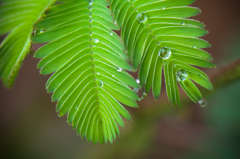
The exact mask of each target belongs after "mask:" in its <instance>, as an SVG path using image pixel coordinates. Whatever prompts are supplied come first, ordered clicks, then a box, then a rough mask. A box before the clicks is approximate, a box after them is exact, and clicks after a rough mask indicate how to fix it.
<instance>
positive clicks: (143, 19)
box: [137, 12, 148, 23]
mask: <svg viewBox="0 0 240 159" xmlns="http://www.w3.org/2000/svg"><path fill="white" fill-rule="evenodd" d="M147 19H148V16H147V14H146V13H145V12H141V13H138V14H137V20H138V21H139V22H140V23H145V22H146V21H147Z"/></svg>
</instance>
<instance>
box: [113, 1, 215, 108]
mask: <svg viewBox="0 0 240 159" xmlns="http://www.w3.org/2000/svg"><path fill="white" fill-rule="evenodd" d="M194 1H195V0H178V1H176V0H164V1H162V0H141V1H140V0H110V3H111V7H110V9H111V10H112V12H113V15H114V17H115V18H116V19H117V22H118V25H119V26H120V27H122V31H121V35H122V38H123V41H124V44H125V46H126V49H127V50H128V56H129V58H130V61H131V62H132V64H133V67H134V69H135V70H137V69H138V68H139V79H140V83H141V85H142V86H143V88H144V90H145V93H148V92H149V91H150V89H151V87H152V90H153V95H154V98H155V99H156V100H157V99H158V97H159V95H160V89H161V83H162V81H161V78H162V70H164V77H165V85H166V90H167V94H168V98H169V100H170V101H171V102H172V104H173V105H175V106H179V105H180V97H179V91H178V85H177V82H178V83H179V84H180V85H181V86H182V88H183V89H184V90H185V92H186V93H187V94H188V96H189V97H190V98H191V99H192V100H193V101H194V102H198V101H200V100H201V99H202V98H203V97H202V95H200V92H199V91H198V89H197V87H196V86H195V84H194V83H193V82H192V81H194V82H196V83H198V84H200V85H201V86H203V87H205V88H207V89H210V90H211V89H213V87H212V85H211V83H210V81H209V78H208V77H207V76H206V75H205V74H204V73H203V72H201V71H200V70H198V69H195V68H194V67H192V66H190V65H195V66H200V67H206V68H212V67H215V64H214V61H213V58H212V57H211V55H210V54H208V53H207V52H205V51H203V50H202V49H203V48H207V47H209V46H210V44H209V43H208V42H206V41H204V40H202V39H199V37H201V36H203V35H205V34H206V33H207V31H206V30H205V29H204V28H203V27H204V25H203V24H201V23H200V22H198V21H195V20H190V19H186V18H189V17H192V16H195V15H197V14H199V13H200V10H199V9H197V8H194V7H191V6H188V5H190V4H192V3H193V2H194Z"/></svg>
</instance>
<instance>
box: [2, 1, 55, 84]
mask: <svg viewBox="0 0 240 159" xmlns="http://www.w3.org/2000/svg"><path fill="white" fill-rule="evenodd" d="M52 2H53V0H41V1H39V0H3V1H1V3H0V5H1V6H0V35H3V34H6V33H9V34H8V35H7V36H6V38H5V39H4V40H3V42H2V43H1V46H0V79H2V80H3V84H4V85H5V86H6V87H8V88H10V87H11V86H12V85H13V82H14V80H15V78H16V76H17V74H18V71H19V67H20V66H21V64H22V61H23V60H24V58H25V56H26V55H27V53H28V52H29V50H30V46H31V40H30V38H31V34H32V31H33V27H32V26H33V24H34V23H35V22H36V21H37V20H38V19H39V18H40V17H41V15H42V13H43V12H44V11H45V9H46V8H47V7H48V6H49V5H50V4H51V3H52Z"/></svg>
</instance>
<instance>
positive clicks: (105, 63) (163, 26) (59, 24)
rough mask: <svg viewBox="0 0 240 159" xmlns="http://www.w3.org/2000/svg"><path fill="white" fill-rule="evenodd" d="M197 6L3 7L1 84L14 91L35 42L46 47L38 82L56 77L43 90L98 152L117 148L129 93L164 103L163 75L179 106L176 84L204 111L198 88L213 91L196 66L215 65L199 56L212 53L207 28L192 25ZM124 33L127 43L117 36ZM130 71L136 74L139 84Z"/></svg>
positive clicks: (102, 0) (177, 0) (10, 2)
mask: <svg viewBox="0 0 240 159" xmlns="http://www.w3.org/2000/svg"><path fill="white" fill-rule="evenodd" d="M194 1H195V0H108V1H107V0H58V1H56V0H3V1H2V3H1V4H0V5H1V6H0V35H3V34H6V33H9V34H8V35H7V36H6V38H5V39H4V41H3V42H2V44H1V47H0V79H3V83H4V85H5V86H6V87H11V86H12V84H13V82H14V79H15V77H16V75H17V73H18V70H19V67H20V65H21V63H22V61H23V59H24V57H25V56H26V55H27V53H28V51H29V50H30V46H31V41H33V42H35V43H47V44H46V45H44V46H43V47H41V48H40V49H39V50H38V51H37V52H36V53H35V54H34V57H36V58H41V60H40V62H39V64H38V68H39V69H41V71H40V73H41V74H52V76H51V77H50V78H49V80H48V81H47V83H46V89H47V90H48V92H49V93H52V101H53V102H55V101H57V106H56V111H57V112H58V113H59V116H64V115H67V122H68V123H69V124H71V125H72V126H73V128H74V129H76V130H77V133H78V134H81V137H86V138H87V141H89V142H90V141H93V143H94V144H96V143H97V142H99V143H101V144H103V143H106V142H108V141H110V142H113V140H114V139H116V136H117V135H118V134H119V128H118V125H119V126H122V127H123V126H124V123H123V120H122V117H124V118H126V119H129V120H131V116H130V114H129V113H128V111H127V110H126V109H125V108H124V107H123V106H122V104H124V105H127V106H130V107H138V105H137V103H136V101H137V100H139V97H138V95H137V94H136V93H135V92H134V91H133V90H132V88H134V89H135V90H139V89H140V87H142V89H143V95H142V97H144V96H145V95H146V94H147V93H149V92H150V89H151V88H152V91H153V95H154V98H155V99H156V100H157V99H158V98H159V96H160V92H161V86H162V74H163V73H164V79H165V85H166V91H167V95H168V98H169V100H170V101H171V103H172V104H173V105H174V106H180V95H179V90H178V83H179V85H181V87H182V88H183V90H184V91H185V92H186V94H187V95H188V96H189V97H190V98H191V100H192V101H194V102H198V103H199V104H200V105H201V106H205V105H206V101H205V100H204V98H203V96H202V95H201V92H200V91H199V90H198V88H197V86H196V85H195V83H197V84H199V85H201V86H203V87H205V88H206V89H209V90H212V89H213V86H212V84H211V83H210V81H209V78H208V76H207V75H206V74H204V73H203V72H202V71H200V70H199V69H197V68H195V67H193V66H199V67H205V68H212V67H215V64H214V60H213V58H212V57H211V55H209V54H208V53H207V52H206V51H204V50H202V49H204V48H207V47H209V46H210V44H209V43H208V42H206V41H204V40H202V39H200V38H199V37H201V36H203V35H205V34H206V33H207V31H206V30H205V29H204V25H203V24H202V23H200V22H199V21H196V20H192V19H187V18H189V17H192V16H195V15H197V14H198V13H200V10H199V9H197V8H194V7H190V6H189V5H191V4H192V3H193V2H194ZM54 2H57V3H55V4H54ZM53 4H54V5H53ZM50 6H51V7H50ZM45 10H46V11H45ZM43 13H44V16H42V15H43ZM120 29H121V38H122V39H121V38H120V37H119V36H118V35H117V34H116V33H115V31H116V30H120ZM33 30H34V31H33ZM32 34H34V36H33V37H32ZM129 63H130V64H132V66H131V65H130V64H129ZM125 70H126V71H136V70H139V72H138V76H139V80H137V82H136V81H135V79H134V78H133V77H132V76H131V75H129V73H128V72H126V71H125ZM138 83H140V84H141V86H140V85H139V84H138Z"/></svg>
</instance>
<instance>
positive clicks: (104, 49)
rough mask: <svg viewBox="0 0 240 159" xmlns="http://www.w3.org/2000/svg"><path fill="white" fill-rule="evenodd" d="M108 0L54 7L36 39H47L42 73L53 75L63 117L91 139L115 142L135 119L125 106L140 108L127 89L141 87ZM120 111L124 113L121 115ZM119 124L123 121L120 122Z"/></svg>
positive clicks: (42, 53) (52, 88)
mask: <svg viewBox="0 0 240 159" xmlns="http://www.w3.org/2000/svg"><path fill="white" fill-rule="evenodd" d="M107 6H108V3H107V2H106V1H105V0H95V1H94V2H93V1H79V0H71V1H70V0H69V1H67V2H65V3H61V4H58V5H55V6H53V7H51V8H49V9H48V10H47V11H46V16H45V17H44V18H43V19H42V20H41V21H39V22H38V23H37V24H36V25H35V27H36V28H37V29H42V30H46V31H44V32H42V33H40V34H37V35H36V36H34V37H33V38H32V40H33V41H34V42H36V43H46V42H49V43H48V44H47V45H45V46H43V47H42V48H40V49H39V50H38V51H37V52H36V54H35V57H37V58H42V59H41V61H40V62H39V64H38V68H40V69H41V72H40V73H41V74H50V73H54V74H53V75H52V76H51V77H50V78H49V80H48V82H47V84H46V87H47V89H48V92H53V95H52V101H58V102H57V111H58V112H59V114H60V116H63V115H65V114H67V122H68V123H69V124H71V125H72V126H73V128H74V129H76V130H77V133H78V134H81V136H82V137H84V136H86V138H87V140H88V141H91V140H93V143H94V144H96V143H97V142H98V141H99V142H100V143H103V142H107V140H109V141H110V142H112V141H113V139H115V138H116V135H118V134H119V129H118V125H120V126H123V121H122V118H121V116H123V117H125V118H127V119H129V120H130V119H131V117H130V115H129V113H128V112H127V111H126V110H125V108H124V107H123V106H122V105H121V104H120V103H123V104H125V105H128V106H130V107H137V103H136V102H135V101H136V100H138V96H137V95H136V94H135V93H134V92H133V91H132V90H131V89H130V88H129V87H128V86H131V87H139V85H138V84H137V83H136V81H135V79H134V78H132V77H131V76H130V75H129V74H128V73H127V72H125V71H124V69H125V70H131V66H130V65H129V64H128V63H127V62H126V58H127V56H126V55H125V53H124V48H123V46H122V44H121V42H120V38H119V37H118V36H117V34H116V33H115V32H113V31H112V29H113V30H117V27H116V26H115V25H114V20H113V18H112V17H111V13H110V10H109V9H108V8H107ZM120 115H121V116H120ZM117 124H118V125H117Z"/></svg>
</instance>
